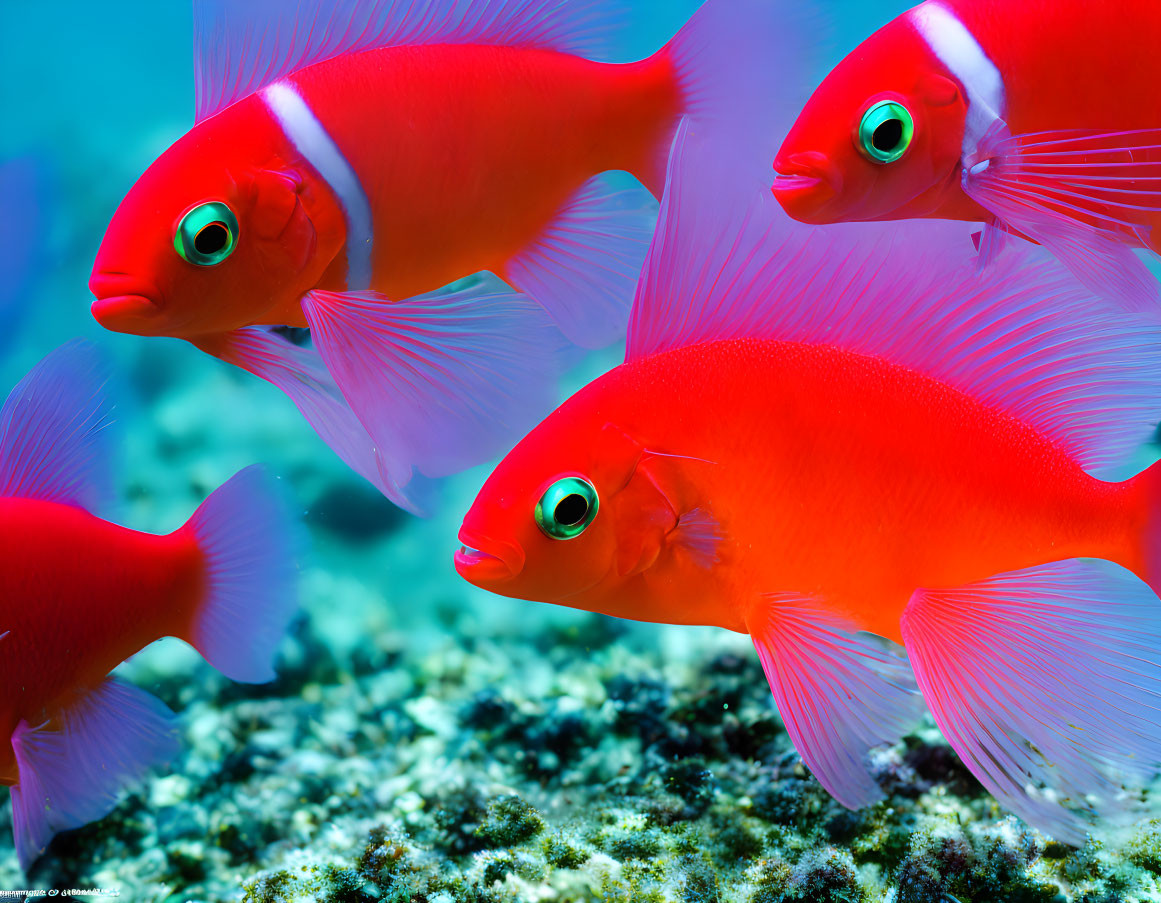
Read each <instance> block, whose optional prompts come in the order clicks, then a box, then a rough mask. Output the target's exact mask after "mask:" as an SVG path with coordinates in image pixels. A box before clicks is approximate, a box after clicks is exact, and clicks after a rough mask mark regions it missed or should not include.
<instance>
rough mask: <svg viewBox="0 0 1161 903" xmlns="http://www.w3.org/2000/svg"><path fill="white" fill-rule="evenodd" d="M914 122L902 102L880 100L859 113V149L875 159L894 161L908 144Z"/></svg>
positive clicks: (912, 133) (905, 151)
mask: <svg viewBox="0 0 1161 903" xmlns="http://www.w3.org/2000/svg"><path fill="white" fill-rule="evenodd" d="M914 134H915V122H914V120H913V119H912V118H911V114H910V113H909V112H908V111H907V108H906V107H905V106H903V105H902V104H898V103H895V101H893V100H882V101H879V103H877V104H874V105H872V106H871V108H870V109H869V110H867V112H865V113H864V114H863V119H862V122H860V123H859V149H860V150H861V151H862V152H863V154H864V155H865V156H866V157H868V158H870V159H871V160H873V161H874V162H876V163H894V162H895V161H896V160H898V159H899V158H900V157H902V156H903V155H904V154H905V153H907V148H908V147H909V146H910V145H911V138H912V137H913V136H914Z"/></svg>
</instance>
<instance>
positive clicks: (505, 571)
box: [455, 530, 524, 589]
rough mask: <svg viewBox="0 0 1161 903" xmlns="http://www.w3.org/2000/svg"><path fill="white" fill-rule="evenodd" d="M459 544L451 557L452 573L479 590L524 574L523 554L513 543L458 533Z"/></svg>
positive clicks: (464, 532)
mask: <svg viewBox="0 0 1161 903" xmlns="http://www.w3.org/2000/svg"><path fill="white" fill-rule="evenodd" d="M459 540H460V542H461V543H463V545H462V546H460V548H459V550H458V551H457V552H456V554H455V566H456V573H458V574H459V575H460V576H461V577H463V578H464V579H465V580H467V581H468V583H471V584H472V585H473V586H478V587H480V588H481V589H490V588H491V587H492V586H495V585H497V584H501V583H507V582H508V581H510V580H512V579H514V578H515V577H516V576H517V575H518V574H519V573H520V572H521V571H522V570H524V550H523V549H521V548H520V546H518V545H516V544H515V543H510V542H503V541H501V540H494V539H489V538H488V537H485V536H480V535H479V534H476V533H473V532H471V531H469V530H460V534H459Z"/></svg>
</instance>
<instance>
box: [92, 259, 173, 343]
mask: <svg viewBox="0 0 1161 903" xmlns="http://www.w3.org/2000/svg"><path fill="white" fill-rule="evenodd" d="M89 291H91V292H92V293H93V294H94V295H96V298H97V300H96V301H94V302H93V303H92V306H91V307H90V310H91V311H92V313H93V318H94V319H96V321H97V322H98V323H100V324H101V325H102V326H104V327H105V328H106V329H111V330H113V331H114V332H129V333H136V334H139V335H150V334H151V333H152V332H153V330H154V328H155V326H156V321H157V319H158V318H159V316H160V315H161V312H162V311H161V303H160V301H159V300H158V299H157V293H156V292H155V291H154V290H153V289H152V287H149V286H145V285H142V284H141V281H140V280H138V279H134V278H133V277H132V276H129V275H128V274H125V273H94V274H93V275H92V277H91V278H90V279H89Z"/></svg>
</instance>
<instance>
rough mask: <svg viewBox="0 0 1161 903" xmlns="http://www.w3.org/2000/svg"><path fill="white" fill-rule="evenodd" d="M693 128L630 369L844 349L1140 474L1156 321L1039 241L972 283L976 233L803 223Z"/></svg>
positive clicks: (1150, 417) (920, 225) (1083, 459)
mask: <svg viewBox="0 0 1161 903" xmlns="http://www.w3.org/2000/svg"><path fill="white" fill-rule="evenodd" d="M687 132H688V130H687V128H686V126H685V125H684V124H683V126H682V128H681V129H680V130H679V136H678V143H679V145H680V146H678V147H676V149H675V153H674V160H673V163H672V164H671V167H670V173H669V178H668V185H667V187H666V200H665V202H664V203H663V204H662V210H661V218H660V222H659V224H658V229H657V233H656V236H655V237H654V240H653V245H652V246H651V248H650V251H649V256H648V259H647V260H646V263H645V270H644V274H643V277H642V280H641V283H640V285H639V286H638V290H637V298H636V301H635V303H634V309H633V314H632V317H631V321H630V325H629V339H628V358H629V359H633V358H638V357H642V356H645V355H649V354H654V353H657V352H660V351H664V350H666V349H670V348H677V347H682V346H686V345H692V344H696V343H698V342H705V341H712V340H719V339H731V338H741V337H757V338H767V339H778V340H782V341H794V342H804V343H811V344H825V345H832V346H835V347H841V348H844V349H847V350H850V351H855V352H858V353H861V354H867V355H873V356H876V357H882V358H885V359H887V360H890V361H892V362H894V363H897V364H902V365H904V366H907V367H910V368H912V369H914V370H917V371H919V372H922V373H925V374H927V375H929V376H931V377H933V378H935V379H938V380H940V381H942V382H944V383H946V384H948V385H949V386H952V387H953V388H956V389H958V390H960V391H962V392H964V393H966V394H969V395H971V396H972V397H974V398H977V399H979V400H981V401H982V402H984V403H985V404H988V405H989V406H992V407H993V408H995V409H999V410H1003V411H1006V412H1008V413H1010V414H1011V415H1013V416H1015V417H1018V418H1020V419H1021V420H1023V421H1024V422H1026V423H1028V424H1029V425H1031V426H1032V427H1034V428H1035V429H1038V430H1040V431H1041V432H1042V433H1044V434H1045V435H1046V436H1048V437H1050V438H1051V439H1052V440H1053V441H1055V442H1057V443H1059V444H1060V446H1062V447H1063V448H1064V449H1065V450H1067V452H1068V453H1069V454H1071V455H1073V456H1074V458H1075V459H1076V460H1077V461H1078V462H1079V463H1080V464H1082V465H1083V466H1084V467H1086V468H1088V469H1089V470H1090V471H1092V472H1094V473H1095V474H1096V475H1098V476H1101V477H1103V478H1106V479H1109V478H1113V477H1120V476H1126V475H1128V473H1129V472H1131V470H1128V468H1130V467H1131V465H1132V463H1133V462H1131V461H1130V460H1129V458H1130V455H1131V452H1132V451H1134V450H1136V449H1138V448H1140V447H1142V446H1144V445H1145V444H1146V443H1147V442H1149V441H1150V439H1151V438H1152V436H1153V433H1154V431H1155V429H1156V425H1157V422H1158V420H1159V419H1161V354H1159V351H1161V326H1159V325H1158V324H1157V323H1155V322H1153V321H1152V320H1149V319H1145V318H1142V317H1140V316H1134V315H1132V314H1129V313H1126V312H1123V311H1121V310H1118V309H1115V308H1111V307H1110V306H1109V305H1108V304H1106V303H1103V302H1102V301H1101V300H1100V299H1099V298H1097V297H1096V296H1094V295H1093V294H1092V293H1091V292H1090V291H1089V290H1088V289H1086V288H1084V287H1083V286H1082V285H1081V284H1080V283H1079V282H1077V281H1076V279H1075V278H1074V277H1073V276H1072V275H1071V274H1070V273H1069V272H1068V270H1067V269H1066V268H1065V267H1064V266H1063V265H1061V264H1060V263H1059V262H1057V261H1056V260H1054V259H1053V258H1052V257H1051V256H1050V255H1049V254H1048V253H1047V252H1045V251H1044V250H1043V249H1040V248H1037V247H1035V246H1034V245H1031V244H1027V243H1024V242H1019V243H1015V244H1014V245H1013V247H1011V248H1009V249H1008V251H1007V252H1005V253H1004V254H1002V255H1000V256H999V257H998V258H997V259H996V260H995V261H993V263H992V264H991V265H990V266H988V267H986V268H985V269H984V270H983V271H982V272H977V269H978V268H977V267H976V266H975V264H974V263H973V262H971V261H970V260H966V259H965V255H964V254H963V253H962V251H961V248H962V247H963V246H966V245H967V243H968V242H969V241H970V237H969V232H970V230H971V227H970V226H968V225H966V224H957V223H939V222H928V221H912V222H901V223H897V224H877V223H876V224H850V225H843V226H837V227H827V228H822V229H820V228H812V227H808V226H802V225H799V224H797V223H794V222H793V221H791V220H790V219H789V218H788V217H787V216H786V215H785V214H784V213H783V212H782V210H781V209H780V208H779V206H778V204H777V203H776V202H775V200H774V198H773V197H771V196H770V195H769V192H762V193H760V194H758V195H754V194H753V192H751V191H749V190H748V189H746V188H743V189H741V190H739V189H737V188H736V187H735V188H731V186H730V185H729V184H728V183H729V177H728V175H726V176H723V177H721V178H719V179H718V180H716V183H715V180H711V179H708V178H707V177H706V174H707V173H710V172H715V171H716V172H723V173H725V172H727V169H726V168H725V167H724V161H721V160H715V159H713V154H714V151H713V150H712V148H711V147H710V146H709V145H708V144H704V143H701V142H697V141H696V140H695V139H693V138H692V137H691V136H690V135H689V134H687ZM686 172H689V173H690V175H689V177H688V178H687V177H685V175H684V174H685V173H686ZM731 191H734V192H735V199H734V200H733V201H732V202H730V201H728V200H727V199H728V198H729V196H730V192H731ZM1137 463H1139V462H1137Z"/></svg>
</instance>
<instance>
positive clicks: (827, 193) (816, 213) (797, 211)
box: [771, 151, 843, 224]
mask: <svg viewBox="0 0 1161 903" xmlns="http://www.w3.org/2000/svg"><path fill="white" fill-rule="evenodd" d="M774 170H775V172H776V176H775V178H774V184H773V186H772V187H771V190H772V191H773V192H774V197H776V198H777V199H778V203H780V204H781V205H782V208H783V209H784V210H785V211H786V212H787V213H788V214H789V215H790V216H792V217H793V218H794V219H796V220H799V221H800V222H804V223H813V224H818V223H825V222H829V220H827V219H826V218H825V215H824V208H825V207H826V205H827V203H828V202H829V201H831V200H832V199H833V198H835V197H837V196H838V194H839V193H840V192H841V191H842V187H843V176H842V172H841V171H840V170H839V168H838V167H837V166H835V165H834V163H832V162H831V160H830V158H829V157H827V155H826V154H824V153H821V152H819V151H800V152H798V153H793V154H781V153H779V154H778V156H777V157H776V158H775V159H774Z"/></svg>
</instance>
